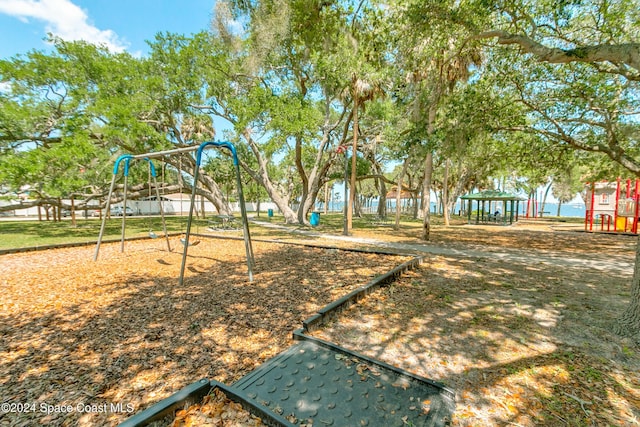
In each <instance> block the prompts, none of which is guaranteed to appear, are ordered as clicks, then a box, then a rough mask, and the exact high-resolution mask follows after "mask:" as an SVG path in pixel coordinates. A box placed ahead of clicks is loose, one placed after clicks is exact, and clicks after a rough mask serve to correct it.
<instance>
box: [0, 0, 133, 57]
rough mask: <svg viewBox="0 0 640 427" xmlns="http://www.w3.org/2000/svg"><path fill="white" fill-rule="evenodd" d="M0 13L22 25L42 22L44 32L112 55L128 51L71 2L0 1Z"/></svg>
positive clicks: (45, 0) (68, 0)
mask: <svg viewBox="0 0 640 427" xmlns="http://www.w3.org/2000/svg"><path fill="white" fill-rule="evenodd" d="M0 13H4V14H6V15H10V16H13V17H15V18H17V19H20V20H22V21H28V20H29V19H36V20H39V21H43V22H44V23H45V30H46V32H49V33H52V34H53V35H55V36H57V37H60V38H61V39H63V40H70V41H71V40H84V41H86V42H89V43H93V44H102V45H105V46H107V47H108V48H109V50H111V51H112V52H122V51H124V50H125V49H126V48H127V46H126V44H125V43H124V42H123V41H122V40H120V39H119V37H118V35H117V34H116V33H115V32H113V31H112V30H100V29H99V28H96V27H95V26H93V25H91V23H90V22H89V17H88V16H87V14H86V12H85V11H84V10H82V9H81V8H80V7H78V6H77V5H75V4H73V3H72V2H71V0H0Z"/></svg>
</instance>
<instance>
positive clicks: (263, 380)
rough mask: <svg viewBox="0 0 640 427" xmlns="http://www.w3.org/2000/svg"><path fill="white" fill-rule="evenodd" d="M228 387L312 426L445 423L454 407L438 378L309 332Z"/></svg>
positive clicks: (451, 394)
mask: <svg viewBox="0 0 640 427" xmlns="http://www.w3.org/2000/svg"><path fill="white" fill-rule="evenodd" d="M232 388H234V389H238V390H240V391H241V392H242V393H243V394H244V395H245V396H248V397H249V398H250V399H252V400H254V401H255V402H256V403H258V404H260V405H263V406H264V407H266V408H269V409H270V410H271V411H273V412H274V413H276V414H278V415H280V416H283V417H285V418H286V419H288V420H289V421H290V422H292V423H293V424H304V423H305V422H308V420H309V419H310V420H312V421H311V424H312V425H313V426H389V427H393V426H398V427H400V426H407V425H409V426H445V425H447V424H448V423H449V420H450V418H451V415H452V414H453V411H454V409H455V397H454V393H453V392H452V391H451V390H449V389H447V388H446V387H444V386H443V385H441V384H439V383H436V382H433V381H430V380H427V379H424V378H420V377H417V376H415V375H411V374H409V373H407V372H405V371H402V370H400V369H397V368H394V367H392V366H390V365H387V364H384V363H381V362H379V361H375V360H373V359H370V358H366V357H364V356H361V355H357V354H355V353H352V352H349V351H347V350H345V349H342V348H340V347H338V346H335V345H333V344H330V343H327V342H324V341H319V340H315V339H311V338H308V339H305V340H304V341H299V342H297V343H296V344H294V345H293V346H292V347H290V348H289V349H287V350H286V351H284V352H283V353H281V354H279V355H278V356H276V357H274V358H273V359H271V360H270V361H268V362H266V363H265V364H263V365H262V366H260V367H258V368H257V369H256V370H255V371H253V372H251V373H249V374H248V375H247V376H245V377H243V378H241V379H240V380H239V381H238V382H236V383H235V384H233V386H232Z"/></svg>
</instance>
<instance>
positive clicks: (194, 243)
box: [180, 237, 200, 246]
mask: <svg viewBox="0 0 640 427" xmlns="http://www.w3.org/2000/svg"><path fill="white" fill-rule="evenodd" d="M180 243H182V244H183V245H187V246H198V245H199V244H200V240H195V241H193V243H188V244H187V241H186V240H185V239H184V237H183V238H182V239H180Z"/></svg>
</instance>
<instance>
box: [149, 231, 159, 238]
mask: <svg viewBox="0 0 640 427" xmlns="http://www.w3.org/2000/svg"><path fill="white" fill-rule="evenodd" d="M149 237H151V238H152V239H157V238H158V235H157V234H156V233H154V232H153V231H149Z"/></svg>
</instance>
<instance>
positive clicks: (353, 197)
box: [347, 94, 358, 232]
mask: <svg viewBox="0 0 640 427" xmlns="http://www.w3.org/2000/svg"><path fill="white" fill-rule="evenodd" d="M357 153H358V95H357V94H356V95H355V96H354V99H353V144H352V147H351V180H350V182H349V205H348V206H347V232H349V231H350V230H351V229H352V228H353V209H354V205H355V202H356V175H357V173H358V171H357V160H358V158H357Z"/></svg>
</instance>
